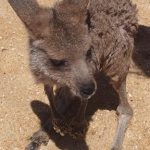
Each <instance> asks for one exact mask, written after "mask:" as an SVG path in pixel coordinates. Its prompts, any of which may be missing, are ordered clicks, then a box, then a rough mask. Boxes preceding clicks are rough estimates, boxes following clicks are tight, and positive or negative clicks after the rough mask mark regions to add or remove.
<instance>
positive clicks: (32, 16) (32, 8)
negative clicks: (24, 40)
mask: <svg viewBox="0 0 150 150" xmlns="http://www.w3.org/2000/svg"><path fill="white" fill-rule="evenodd" d="M8 2H9V4H10V5H11V6H12V8H13V9H14V11H15V12H16V14H17V15H18V16H19V18H20V19H21V20H22V22H23V23H24V24H25V26H26V27H27V29H28V31H29V32H30V34H32V35H33V36H38V37H39V36H45V35H46V34H47V33H48V27H49V22H50V19H51V18H52V16H53V13H52V10H51V9H43V8H40V7H39V5H38V3H37V1H36V0H8Z"/></svg>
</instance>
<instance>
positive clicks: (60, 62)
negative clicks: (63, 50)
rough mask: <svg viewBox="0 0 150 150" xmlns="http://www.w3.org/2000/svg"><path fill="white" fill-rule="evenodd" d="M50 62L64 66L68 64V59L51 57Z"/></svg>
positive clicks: (57, 65) (56, 65)
mask: <svg viewBox="0 0 150 150" xmlns="http://www.w3.org/2000/svg"><path fill="white" fill-rule="evenodd" d="M50 62H51V64H52V65H53V66H55V67H63V66H65V65H66V63H67V61H66V60H57V59H50Z"/></svg>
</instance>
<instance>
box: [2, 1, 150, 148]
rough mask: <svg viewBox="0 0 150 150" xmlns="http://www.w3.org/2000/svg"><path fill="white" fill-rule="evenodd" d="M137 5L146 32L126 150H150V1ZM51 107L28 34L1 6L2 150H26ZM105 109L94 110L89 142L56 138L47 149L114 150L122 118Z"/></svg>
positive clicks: (133, 76)
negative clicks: (33, 69)
mask: <svg viewBox="0 0 150 150" xmlns="http://www.w3.org/2000/svg"><path fill="white" fill-rule="evenodd" d="M45 1H46V0H45ZM45 1H44V2H42V3H43V4H45ZM133 1H134V2H135V3H136V4H137V6H138V8H139V23H140V24H141V25H142V26H140V33H139V35H138V39H137V46H138V50H137V51H135V53H134V57H133V58H134V59H133V65H132V66H133V67H132V68H131V71H130V74H129V76H128V82H127V90H128V98H129V102H130V104H131V106H132V107H133V110H134V117H133V119H132V122H131V124H130V126H129V128H128V130H127V133H126V138H125V141H124V150H150V117H149V115H150V93H149V92H150V79H149V78H150V0H133ZM49 2H50V3H52V1H49ZM103 89H105V87H104V88H103ZM107 99H108V98H107V97H106V98H105V100H106V101H107ZM47 104H48V100H47V98H46V96H45V95H44V92H43V86H42V85H36V84H35V82H34V79H33V77H32V75H31V73H30V70H29V68H28V51H27V32H26V30H25V28H24V26H23V24H22V23H21V21H20V20H19V19H18V17H17V16H16V14H15V13H14V12H13V10H12V9H11V7H10V6H9V4H8V2H7V0H0V150H23V149H24V148H25V146H26V145H27V144H28V143H29V138H30V136H31V135H32V134H33V133H34V132H35V131H37V130H38V129H39V128H40V125H41V124H42V123H43V122H44V121H45V120H46V119H47V118H46V116H48V114H49V106H48V105H47ZM100 108H101V109H98V108H94V107H93V109H94V110H92V116H91V121H90V126H89V130H88V132H87V134H86V139H85V140H83V141H74V140H72V139H71V138H70V137H64V138H62V137H60V136H59V135H57V134H54V133H53V136H51V137H50V139H51V140H50V142H49V144H48V146H47V147H42V149H43V150H47V149H51V150H59V149H64V150H88V149H89V150H108V149H109V147H110V145H111V142H112V138H113V135H114V132H115V128H116V124H117V117H116V115H115V111H114V110H113V109H112V110H111V109H108V107H100Z"/></svg>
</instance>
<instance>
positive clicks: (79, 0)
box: [55, 0, 89, 24]
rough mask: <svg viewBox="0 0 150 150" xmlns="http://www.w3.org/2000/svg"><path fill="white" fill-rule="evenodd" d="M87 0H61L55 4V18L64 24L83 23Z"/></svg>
mask: <svg viewBox="0 0 150 150" xmlns="http://www.w3.org/2000/svg"><path fill="white" fill-rule="evenodd" d="M88 4H89V0H63V1H61V2H59V3H57V4H56V6H55V10H56V16H57V17H58V19H59V20H61V21H63V22H65V23H69V24H70V23H72V24H78V23H84V22H85V19H86V14H87V8H88Z"/></svg>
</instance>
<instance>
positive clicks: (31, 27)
mask: <svg viewBox="0 0 150 150" xmlns="http://www.w3.org/2000/svg"><path fill="white" fill-rule="evenodd" d="M27 1H28V0H22V1H21V2H20V1H19V0H9V2H10V3H12V4H11V5H12V6H13V8H14V7H15V8H14V9H15V11H16V12H17V14H18V16H19V17H20V18H21V20H22V21H23V22H24V24H25V25H26V27H27V29H28V31H29V35H30V40H29V41H30V42H29V43H30V66H31V70H32V72H33V74H34V75H35V76H36V79H37V80H38V81H40V82H43V83H44V84H49V83H55V84H57V85H58V86H67V87H69V89H71V91H72V93H73V94H74V95H75V96H79V97H82V98H89V97H90V96H91V95H92V94H93V93H94V91H95V89H96V83H95V80H94V75H93V73H94V72H93V70H94V65H93V61H92V55H93V54H92V49H91V39H90V36H89V33H88V26H87V24H86V15H87V14H86V13H87V6H88V0H63V1H61V2H59V3H56V4H55V5H54V7H53V8H40V7H39V6H38V4H37V3H36V1H34V0H32V2H31V1H30V3H28V2H27ZM32 7H33V8H34V9H32Z"/></svg>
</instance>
